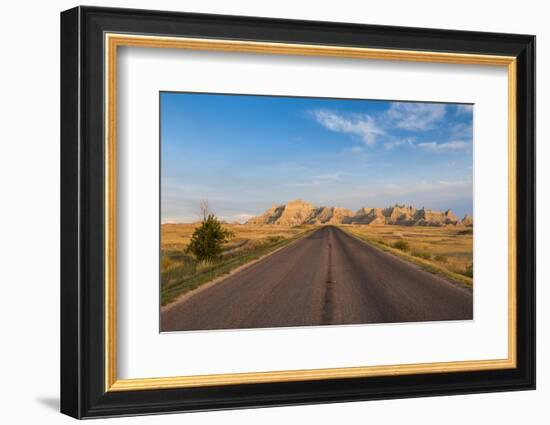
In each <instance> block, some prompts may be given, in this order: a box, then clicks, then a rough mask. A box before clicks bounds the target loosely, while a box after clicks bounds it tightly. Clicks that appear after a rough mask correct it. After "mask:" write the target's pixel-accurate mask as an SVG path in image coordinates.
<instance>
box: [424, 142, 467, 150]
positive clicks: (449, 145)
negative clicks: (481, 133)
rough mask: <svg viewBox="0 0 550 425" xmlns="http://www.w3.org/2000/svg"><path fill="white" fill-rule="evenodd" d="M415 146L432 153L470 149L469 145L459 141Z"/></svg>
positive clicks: (425, 143) (426, 143)
mask: <svg viewBox="0 0 550 425" xmlns="http://www.w3.org/2000/svg"><path fill="white" fill-rule="evenodd" d="M416 146H418V147H419V148H422V149H426V150H429V151H432V152H448V151H459V150H466V149H469V148H470V144H469V143H468V142H461V141H452V142H445V143H436V142H423V143H418V144H417V145H416Z"/></svg>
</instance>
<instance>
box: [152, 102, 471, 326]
mask: <svg viewBox="0 0 550 425" xmlns="http://www.w3.org/2000/svg"><path fill="white" fill-rule="evenodd" d="M159 96H160V99H159V102H160V115H159V116H160V193H161V195H160V221H161V222H160V253H161V258H160V282H161V283H160V304H161V305H160V331H161V332H171V331H197V330H224V329H254V328H280V327H303V326H324V325H362V324H377V323H403V322H428V321H449V320H473V292H474V262H473V233H474V221H473V205H474V202H473V196H474V194H473V183H472V182H473V168H472V167H473V143H474V141H473V112H474V107H475V106H474V105H472V104H460V103H433V102H431V103H430V102H420V101H405V100H403V101H401V100H374V99H373V100H371V99H337V98H320V97H289V96H267V95H248V94H216V93H189V92H161V93H160V94H159Z"/></svg>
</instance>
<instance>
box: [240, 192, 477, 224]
mask: <svg viewBox="0 0 550 425" xmlns="http://www.w3.org/2000/svg"><path fill="white" fill-rule="evenodd" d="M247 224H256V225H264V224H265V225H267V224H278V225H282V226H298V225H300V224H319V225H320V224H368V225H399V226H437V227H440V226H470V227H471V226H473V219H472V217H471V216H469V215H466V216H464V218H463V219H462V220H461V219H459V218H458V217H457V216H455V215H454V214H453V212H452V211H451V210H446V211H436V210H431V209H427V208H423V207H422V208H419V209H417V208H414V207H413V206H410V205H409V206H405V205H398V204H396V205H394V206H391V207H387V208H361V209H359V210H357V211H355V212H354V211H352V210H348V209H346V208H336V207H317V206H315V205H313V204H311V203H309V202H304V201H302V200H301V199H296V200H294V201H291V202H289V203H287V204H283V205H273V206H272V207H271V208H269V209H268V210H267V211H266V212H265V213H263V214H262V215H259V216H257V217H253V218H251V219H250V220H248V221H247Z"/></svg>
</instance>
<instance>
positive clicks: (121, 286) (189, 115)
mask: <svg viewBox="0 0 550 425" xmlns="http://www.w3.org/2000/svg"><path fill="white" fill-rule="evenodd" d="M534 70H535V37H534V36H530V35H518V34H495V33H479V32H464V31H450V30H434V29H419V28H403V27H391V26H370V25H356V24H343V23H331V22H312V21H295V20H280V19H265V18H252V17H238V16H220V15H202V14H187V13H175V12H160V11H143V10H129V9H109V8H94V7H77V8H74V9H71V10H68V11H65V12H63V13H62V14H61V112H62V114H61V115H62V123H61V164H62V169H61V194H62V205H61V211H62V217H61V221H62V231H61V242H62V243H61V245H62V248H61V249H62V252H61V254H62V276H61V411H62V412H63V413H65V414H68V415H71V416H73V417H76V418H91V417H104V416H120V415H137V414H148V413H163V412H177V411H181V412H185V411H197V410H214V409H229V408H242V407H258V406H274V405H291V404H307V403H326V402H339V401H352V400H370V399H384V398H399V397H416V396H433V395H449V394H464V393H478V392H488V391H511V390H525V389H533V388H534V387H535V220H534V218H535V217H534V215H535V181H534V179H535V168H534V166H535V152H534V147H535V133H534V129H535V126H534V123H535V75H534V74H535V71H534Z"/></svg>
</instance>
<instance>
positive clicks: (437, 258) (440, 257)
mask: <svg viewBox="0 0 550 425" xmlns="http://www.w3.org/2000/svg"><path fill="white" fill-rule="evenodd" d="M434 260H435V261H439V262H440V263H446V262H447V257H445V256H444V255H441V254H437V255H436V256H435V257H434Z"/></svg>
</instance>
